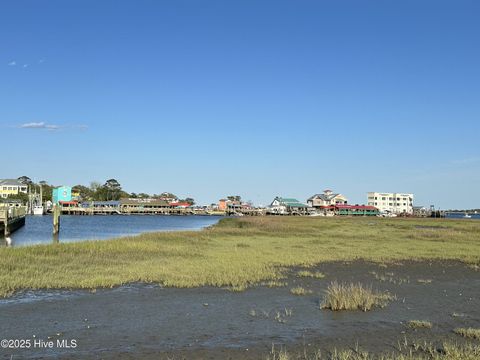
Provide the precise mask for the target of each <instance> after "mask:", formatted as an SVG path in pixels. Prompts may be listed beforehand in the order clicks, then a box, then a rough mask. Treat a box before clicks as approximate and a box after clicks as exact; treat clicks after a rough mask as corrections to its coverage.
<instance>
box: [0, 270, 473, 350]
mask: <svg viewBox="0 0 480 360" xmlns="http://www.w3.org/2000/svg"><path fill="white" fill-rule="evenodd" d="M301 270H302V269H301V268H291V269H289V270H288V277H287V278H286V279H284V280H282V281H279V282H277V283H276V284H270V286H271V285H284V286H276V287H268V286H255V287H253V288H249V289H247V290H246V291H242V292H232V291H229V290H226V289H221V288H211V287H202V288H193V289H175V288H163V287H161V286H157V285H146V284H134V285H129V286H122V287H118V288H114V289H103V290H97V291H94V292H91V291H32V292H22V293H19V294H17V295H15V296H13V297H10V298H6V299H3V300H0V333H1V336H0V337H1V338H2V339H31V341H33V340H34V339H37V340H40V339H43V340H45V341H50V340H51V341H55V342H56V340H57V339H60V340H66V341H67V343H71V340H75V341H76V344H77V346H76V347H75V348H58V347H57V346H55V347H54V348H53V349H39V348H32V347H31V348H29V349H1V350H0V354H1V355H2V358H4V359H20V358H21V359H23V358H27V359H50V358H51V359H86V358H88V359H138V358H142V359H159V358H160V359H167V358H168V359H182V358H186V359H205V358H208V359H226V358H230V359H259V358H261V359H264V358H265V357H266V356H268V354H269V352H270V350H271V348H272V345H273V346H275V347H276V348H277V349H280V348H286V349H287V350H288V351H289V352H292V353H295V352H301V353H303V352H304V351H306V352H310V351H314V350H317V349H321V350H322V353H324V354H327V353H328V351H331V350H333V349H334V348H337V349H348V348H352V347H354V346H356V344H357V343H358V344H359V346H360V347H361V348H362V349H365V350H368V351H371V352H374V353H380V352H389V353H391V352H392V351H395V349H396V346H397V344H398V342H399V341H404V339H405V338H407V339H412V340H415V341H420V340H421V341H423V340H427V341H432V342H433V343H440V342H442V341H444V340H452V341H457V342H462V341H464V340H463V338H461V337H460V336H459V335H456V334H454V333H453V329H455V328H458V327H472V328H479V327H480V273H479V272H478V271H475V269H472V268H469V267H468V266H466V265H465V264H463V263H460V262H451V261H449V262H440V261H435V262H397V263H393V264H375V263H369V262H363V261H355V262H330V263H324V264H321V265H318V266H316V267H314V268H308V270H309V271H312V272H314V271H317V272H321V273H322V274H324V275H325V276H324V277H323V278H313V277H302V276H298V271H301ZM332 281H339V282H347V283H350V282H353V283H357V282H359V283H362V284H365V285H371V286H372V288H374V289H378V290H380V291H388V292H390V293H391V294H394V295H395V296H396V300H393V301H392V302H390V304H389V305H388V306H386V307H385V308H378V309H374V310H372V311H368V312H362V311H336V312H334V311H331V310H322V309H320V307H319V303H320V302H321V301H322V298H323V294H324V291H325V289H326V288H327V286H328V285H329V284H330V283H331V282H332ZM293 287H301V288H304V289H305V290H308V291H307V294H306V295H304V296H298V295H294V294H292V293H291V292H290V290H291V289H292V288H293ZM410 320H424V321H429V322H431V324H432V328H431V329H412V328H411V327H409V326H408V324H407V323H408V321H410ZM12 355H13V357H12Z"/></svg>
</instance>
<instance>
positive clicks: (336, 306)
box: [320, 281, 394, 311]
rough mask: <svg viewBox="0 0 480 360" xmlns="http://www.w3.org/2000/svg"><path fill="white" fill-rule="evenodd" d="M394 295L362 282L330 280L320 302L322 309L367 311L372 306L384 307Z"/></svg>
mask: <svg viewBox="0 0 480 360" xmlns="http://www.w3.org/2000/svg"><path fill="white" fill-rule="evenodd" d="M393 299H394V297H393V296H392V295H390V294H389V293H382V292H378V291H375V290H372V288H370V287H367V286H364V285H362V284H339V283H337V282H336V281H334V282H332V283H331V284H330V285H329V286H328V288H327V290H326V291H325V297H324V300H323V302H322V303H321V304H320V308H322V309H330V310H333V311H339V310H362V311H369V310H372V309H373V308H374V307H385V306H386V305H387V304H388V302H390V301H391V300H393Z"/></svg>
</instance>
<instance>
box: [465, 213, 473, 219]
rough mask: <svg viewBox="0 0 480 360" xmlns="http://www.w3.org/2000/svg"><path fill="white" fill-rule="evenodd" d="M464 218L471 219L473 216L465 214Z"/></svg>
mask: <svg viewBox="0 0 480 360" xmlns="http://www.w3.org/2000/svg"><path fill="white" fill-rule="evenodd" d="M463 218H464V219H471V218H472V215H468V213H465V215H463Z"/></svg>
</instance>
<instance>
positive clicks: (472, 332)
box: [453, 328, 480, 340]
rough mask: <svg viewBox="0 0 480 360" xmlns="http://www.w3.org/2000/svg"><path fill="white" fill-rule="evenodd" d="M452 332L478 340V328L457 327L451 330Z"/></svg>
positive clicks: (479, 334) (479, 333) (479, 336)
mask: <svg viewBox="0 0 480 360" xmlns="http://www.w3.org/2000/svg"><path fill="white" fill-rule="evenodd" d="M453 332H454V333H455V334H458V335H460V336H463V337H464V338H467V339H475V340H480V329H474V328H457V329H455V330H453Z"/></svg>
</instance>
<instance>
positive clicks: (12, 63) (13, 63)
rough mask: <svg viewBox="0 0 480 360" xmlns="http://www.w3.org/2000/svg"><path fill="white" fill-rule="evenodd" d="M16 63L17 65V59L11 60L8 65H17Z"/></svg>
mask: <svg viewBox="0 0 480 360" xmlns="http://www.w3.org/2000/svg"><path fill="white" fill-rule="evenodd" d="M15 65H17V62H16V61H10V62H9V63H8V66H15Z"/></svg>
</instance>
